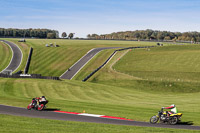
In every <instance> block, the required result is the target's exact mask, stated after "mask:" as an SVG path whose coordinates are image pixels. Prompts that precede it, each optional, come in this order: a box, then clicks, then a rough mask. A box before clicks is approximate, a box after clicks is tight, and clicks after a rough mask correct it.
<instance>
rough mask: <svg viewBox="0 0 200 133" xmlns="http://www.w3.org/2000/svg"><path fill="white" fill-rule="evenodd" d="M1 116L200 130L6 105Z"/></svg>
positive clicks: (189, 126)
mask: <svg viewBox="0 0 200 133" xmlns="http://www.w3.org/2000/svg"><path fill="white" fill-rule="evenodd" d="M0 114H8V115H16V116H25V117H35V118H44V119H55V120H64V121H78V122H92V123H104V124H114V125H129V126H142V127H160V128H176V129H189V130H200V127H199V126H191V125H185V124H182V125H181V124H179V125H167V124H150V123H147V122H139V121H134V120H120V119H111V118H100V117H91V116H83V115H76V114H67V113H58V112H54V110H53V109H49V110H46V111H35V110H27V109H25V108H19V107H11V106H6V105H0Z"/></svg>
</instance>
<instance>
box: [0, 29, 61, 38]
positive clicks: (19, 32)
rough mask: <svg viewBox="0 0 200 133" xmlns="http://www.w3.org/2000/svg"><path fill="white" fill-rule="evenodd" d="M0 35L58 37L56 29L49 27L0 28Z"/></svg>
mask: <svg viewBox="0 0 200 133" xmlns="http://www.w3.org/2000/svg"><path fill="white" fill-rule="evenodd" d="M0 37H23V38H25V37H30V38H31V37H34V38H49V39H53V38H59V32H58V31H57V30H50V29H32V28H30V29H14V28H9V29H5V28H0Z"/></svg>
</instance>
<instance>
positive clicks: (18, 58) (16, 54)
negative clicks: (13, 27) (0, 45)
mask: <svg viewBox="0 0 200 133" xmlns="http://www.w3.org/2000/svg"><path fill="white" fill-rule="evenodd" d="M1 41H2V42H4V43H6V44H7V45H8V46H9V47H10V48H11V50H12V59H11V61H10V64H9V65H8V66H7V67H6V68H5V69H4V70H3V71H1V72H0V73H3V72H4V71H7V70H12V72H14V71H15V70H17V68H18V67H19V66H20V64H21V62H22V57H23V54H22V51H21V50H20V48H19V47H18V46H17V45H16V44H14V43H12V42H9V41H5V40H1Z"/></svg>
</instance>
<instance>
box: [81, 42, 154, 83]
mask: <svg viewBox="0 0 200 133" xmlns="http://www.w3.org/2000/svg"><path fill="white" fill-rule="evenodd" d="M152 47H156V46H144V47H128V48H122V49H118V50H115V51H114V52H113V53H112V54H111V56H110V57H109V58H108V59H107V60H106V61H105V62H104V63H103V64H102V65H101V66H100V67H98V68H97V69H95V70H94V71H93V72H92V73H90V74H89V75H88V76H86V77H85V78H84V79H83V80H82V81H83V82H85V81H87V80H88V79H89V78H90V77H92V75H94V74H95V73H96V72H98V71H99V70H100V69H101V68H102V67H103V66H105V65H106V64H107V63H108V61H109V60H110V59H111V58H112V57H113V56H114V54H115V53H116V52H117V51H123V50H127V49H135V48H152Z"/></svg>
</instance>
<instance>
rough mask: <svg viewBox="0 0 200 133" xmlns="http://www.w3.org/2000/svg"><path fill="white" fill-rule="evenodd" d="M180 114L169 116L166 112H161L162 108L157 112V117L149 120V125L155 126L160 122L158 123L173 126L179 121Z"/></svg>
mask: <svg viewBox="0 0 200 133" xmlns="http://www.w3.org/2000/svg"><path fill="white" fill-rule="evenodd" d="M182 115H183V114H182V113H175V114H169V113H168V111H163V108H162V109H161V110H160V111H159V112H158V114H157V115H154V116H152V117H151V118H150V123H152V124H155V123H157V122H158V121H159V120H160V123H165V122H167V123H169V124H171V125H175V124H177V123H178V122H180V121H181V116H182Z"/></svg>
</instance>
